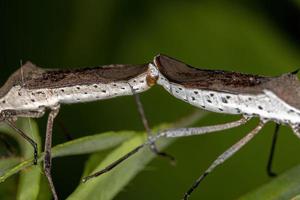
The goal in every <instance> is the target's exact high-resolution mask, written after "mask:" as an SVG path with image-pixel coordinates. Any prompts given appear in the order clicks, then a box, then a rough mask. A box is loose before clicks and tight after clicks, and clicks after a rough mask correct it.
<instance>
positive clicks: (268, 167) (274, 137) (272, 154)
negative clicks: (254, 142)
mask: <svg viewBox="0 0 300 200" xmlns="http://www.w3.org/2000/svg"><path fill="white" fill-rule="evenodd" d="M279 128H280V124H276V126H275V130H274V134H273V140H272V145H271V150H270V155H269V160H268V165H267V173H268V176H270V177H274V176H277V174H276V173H274V172H273V170H272V164H273V158H274V154H275V146H276V142H277V138H278V133H279Z"/></svg>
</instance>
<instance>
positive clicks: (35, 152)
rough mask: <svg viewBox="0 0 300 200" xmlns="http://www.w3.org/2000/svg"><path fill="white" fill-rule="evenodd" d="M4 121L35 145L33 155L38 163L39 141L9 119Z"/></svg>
mask: <svg viewBox="0 0 300 200" xmlns="http://www.w3.org/2000/svg"><path fill="white" fill-rule="evenodd" d="M4 123H6V124H7V125H8V126H10V127H11V128H12V129H14V130H15V131H16V132H17V133H18V134H19V135H20V136H21V137H23V138H24V139H25V140H26V141H27V142H29V143H30V144H31V146H32V147H33V151H34V153H33V155H34V159H33V163H34V164H35V165H36V164H37V159H38V147H37V143H36V142H35V141H34V140H33V139H31V138H30V137H29V136H27V135H26V134H25V133H24V132H23V131H22V130H21V129H19V128H18V127H17V126H16V125H15V124H14V123H13V122H12V121H10V120H9V119H7V120H5V121H4Z"/></svg>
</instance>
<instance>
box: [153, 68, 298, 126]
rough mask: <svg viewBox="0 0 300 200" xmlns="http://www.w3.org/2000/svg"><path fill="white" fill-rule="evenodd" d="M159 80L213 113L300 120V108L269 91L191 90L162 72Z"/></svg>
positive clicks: (265, 119)
mask: <svg viewBox="0 0 300 200" xmlns="http://www.w3.org/2000/svg"><path fill="white" fill-rule="evenodd" d="M157 83H158V84H159V85H161V86H163V87H164V88H165V89H166V90H167V91H168V92H169V93H170V94H171V95H173V96H175V97H176V98H178V99H181V100H183V101H185V102H188V103H189V104H191V105H194V106H196V107H199V108H202V109H205V110H209V111H212V112H219V113H227V114H244V115H249V116H258V117H260V118H261V120H263V121H268V120H272V121H275V122H279V123H282V124H297V123H300V111H299V110H298V109H296V108H294V107H292V106H290V105H288V104H287V103H285V102H284V101H283V100H281V99H280V98H279V97H277V96H276V95H275V94H274V93H273V92H272V91H269V90H264V93H262V94H259V95H251V94H230V93H225V92H218V91H208V90H201V89H191V88H185V87H183V86H182V85H179V84H176V83H172V82H170V81H168V80H167V79H166V78H165V77H164V76H163V75H162V74H159V79H158V81H157Z"/></svg>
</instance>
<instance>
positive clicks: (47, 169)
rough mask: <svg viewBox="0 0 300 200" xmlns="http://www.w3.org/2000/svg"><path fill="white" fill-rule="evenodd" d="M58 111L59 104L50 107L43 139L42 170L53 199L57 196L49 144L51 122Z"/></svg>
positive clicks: (50, 143)
mask: <svg viewBox="0 0 300 200" xmlns="http://www.w3.org/2000/svg"><path fill="white" fill-rule="evenodd" d="M58 112H59V106H56V107H54V108H51V111H50V113H49V116H48V122H47V131H46V139H45V159H44V172H45V175H46V177H47V179H48V182H49V185H50V188H51V191H52V195H53V198H54V200H57V199H58V197H57V194H56V191H55V187H54V184H53V181H52V177H51V164H52V158H51V145H52V130H53V122H54V119H55V117H56V116H57V114H58Z"/></svg>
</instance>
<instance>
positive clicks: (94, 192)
mask: <svg viewBox="0 0 300 200" xmlns="http://www.w3.org/2000/svg"><path fill="white" fill-rule="evenodd" d="M145 139H146V135H145V134H143V135H137V136H135V137H134V138H132V139H130V140H128V141H126V142H124V144H122V145H121V146H120V147H118V148H117V149H115V150H114V151H113V152H111V153H110V154H109V155H108V156H107V157H106V158H105V159H104V160H103V162H101V163H100V164H99V165H98V166H97V168H96V169H95V170H93V172H96V171H99V170H101V169H103V168H104V167H106V166H108V165H109V164H111V163H112V162H113V161H115V160H117V159H118V158H120V157H121V156H122V155H124V152H129V151H131V150H132V149H134V148H135V147H137V146H138V145H140V144H141V143H143V142H144V141H145ZM171 141H172V140H168V141H167V142H166V141H165V142H163V143H162V144H161V145H160V149H163V148H164V147H166V146H167V145H168V144H170V143H171ZM153 158H154V154H153V153H152V152H150V151H149V150H148V148H145V149H143V150H141V152H138V153H137V154H136V155H135V156H133V157H132V158H129V159H128V160H126V161H125V162H123V163H121V164H120V165H119V166H117V167H116V168H115V169H113V170H112V171H111V172H109V173H107V174H104V175H102V176H100V177H97V178H94V179H91V180H90V181H88V182H87V183H84V184H80V185H79V186H78V188H77V189H76V190H75V191H74V193H73V194H71V195H70V197H69V198H68V200H77V199H90V200H93V199H95V200H96V199H97V200H107V199H112V198H113V197H114V196H115V195H116V194H118V192H120V191H121V190H122V188H123V187H124V186H125V185H126V184H127V183H128V182H129V181H130V180H131V179H133V177H134V176H135V175H137V174H138V173H139V172H140V171H141V170H143V169H144V167H145V166H146V165H147V164H148V163H149V162H150V161H151V160H152V159H153Z"/></svg>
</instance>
